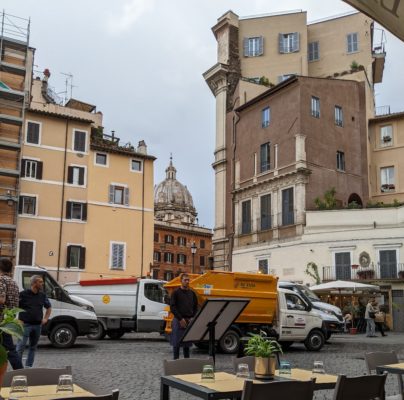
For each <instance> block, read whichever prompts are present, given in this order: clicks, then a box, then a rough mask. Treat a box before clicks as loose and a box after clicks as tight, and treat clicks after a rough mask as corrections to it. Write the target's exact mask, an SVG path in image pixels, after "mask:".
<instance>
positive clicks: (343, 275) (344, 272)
mask: <svg viewBox="0 0 404 400" xmlns="http://www.w3.org/2000/svg"><path fill="white" fill-rule="evenodd" d="M351 267H352V265H351V253H349V252H343V253H335V279H340V280H349V281H350V280H351Z"/></svg>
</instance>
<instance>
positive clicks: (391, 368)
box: [376, 362, 404, 374]
mask: <svg viewBox="0 0 404 400" xmlns="http://www.w3.org/2000/svg"><path fill="white" fill-rule="evenodd" d="M376 371H377V372H378V373H381V372H383V371H387V372H392V373H396V374H404V363H402V362H401V363H396V364H387V365H378V366H377V367H376Z"/></svg>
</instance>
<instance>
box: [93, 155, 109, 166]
mask: <svg viewBox="0 0 404 400" xmlns="http://www.w3.org/2000/svg"><path fill="white" fill-rule="evenodd" d="M95 163H96V164H97V165H105V166H106V165H107V163H108V158H107V155H106V154H105V153H95Z"/></svg>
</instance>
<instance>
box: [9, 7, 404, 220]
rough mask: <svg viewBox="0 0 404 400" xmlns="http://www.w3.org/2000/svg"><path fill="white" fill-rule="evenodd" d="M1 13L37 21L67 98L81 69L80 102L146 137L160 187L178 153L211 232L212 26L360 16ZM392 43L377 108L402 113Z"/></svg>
mask: <svg viewBox="0 0 404 400" xmlns="http://www.w3.org/2000/svg"><path fill="white" fill-rule="evenodd" d="M1 7H2V8H3V9H4V10H5V12H6V13H8V14H14V15H18V16H21V17H26V18H28V17H30V18H31V38H30V45H31V46H33V47H35V48H36V55H35V69H36V70H39V71H43V69H44V68H49V70H50V71H51V74H52V76H51V78H50V82H49V83H50V85H52V86H54V87H56V89H57V91H59V92H63V90H64V79H65V76H64V75H62V73H72V74H73V76H74V81H73V83H74V85H76V87H74V88H73V97H74V98H77V99H80V100H82V101H86V102H89V103H91V104H95V105H96V106H97V110H99V111H102V112H103V114H104V126H105V131H106V132H107V133H108V132H109V131H111V130H115V132H116V135H117V136H118V137H120V138H121V139H122V141H123V142H128V141H130V142H131V143H132V144H137V142H138V141H139V140H141V139H144V140H145V141H146V143H147V145H148V151H149V154H152V155H154V156H156V157H157V160H156V162H155V175H154V180H155V183H159V182H160V181H162V180H163V179H164V177H165V172H164V171H165V168H166V167H167V165H168V162H169V157H170V153H171V152H172V153H173V158H174V165H175V166H176V168H177V178H178V180H179V181H180V182H182V183H183V184H185V185H187V187H188V188H189V190H190V192H191V194H192V196H193V198H194V203H195V206H196V208H197V211H198V213H199V223H200V224H202V225H205V226H207V227H210V228H213V225H214V173H213V169H212V167H211V164H212V162H213V151H214V136H215V101H214V97H213V95H212V93H211V91H210V90H209V88H208V86H207V85H206V83H205V82H204V80H203V78H202V73H203V72H205V71H206V70H207V69H208V68H210V67H211V66H212V65H214V64H215V63H216V40H215V38H214V36H213V34H212V32H211V27H212V26H213V25H214V24H215V23H216V20H217V18H218V17H219V16H221V15H222V14H223V13H225V12H226V11H227V10H229V9H231V10H233V11H234V12H235V13H236V14H238V15H239V16H250V15H257V14H267V13H271V12H278V11H288V10H296V9H303V10H306V11H307V12H308V20H309V21H313V20H316V19H319V18H323V17H328V16H332V15H336V14H340V13H343V12H347V11H351V10H352V8H351V7H350V6H348V5H346V4H345V3H343V2H342V1H341V0H327V1H321V0H320V1H319V0H306V1H302V0H300V1H298V0H283V1H282V2H279V1H273V0H248V1H247V0H232V1H230V0H114V1H111V0H85V1H83V0H80V1H78V0H69V1H65V0H56V1H55V0H36V1H27V0H2V4H1ZM386 46H387V47H386V48H387V59H386V66H385V70H384V82H383V84H379V85H377V87H376V102H377V105H378V106H382V105H390V106H391V109H392V111H401V110H404V98H403V96H402V94H403V93H404V80H403V77H402V76H403V75H402V71H403V70H404V51H403V50H404V43H403V42H401V41H400V40H398V39H396V38H395V37H394V36H392V35H390V34H388V35H387V45H386ZM400 97H401V99H400Z"/></svg>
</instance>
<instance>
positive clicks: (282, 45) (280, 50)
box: [278, 33, 285, 53]
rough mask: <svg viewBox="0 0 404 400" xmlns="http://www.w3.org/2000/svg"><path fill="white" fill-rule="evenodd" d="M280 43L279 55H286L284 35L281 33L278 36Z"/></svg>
mask: <svg viewBox="0 0 404 400" xmlns="http://www.w3.org/2000/svg"><path fill="white" fill-rule="evenodd" d="M278 41H279V53H284V52H285V46H284V42H283V33H280V34H279V35H278Z"/></svg>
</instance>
